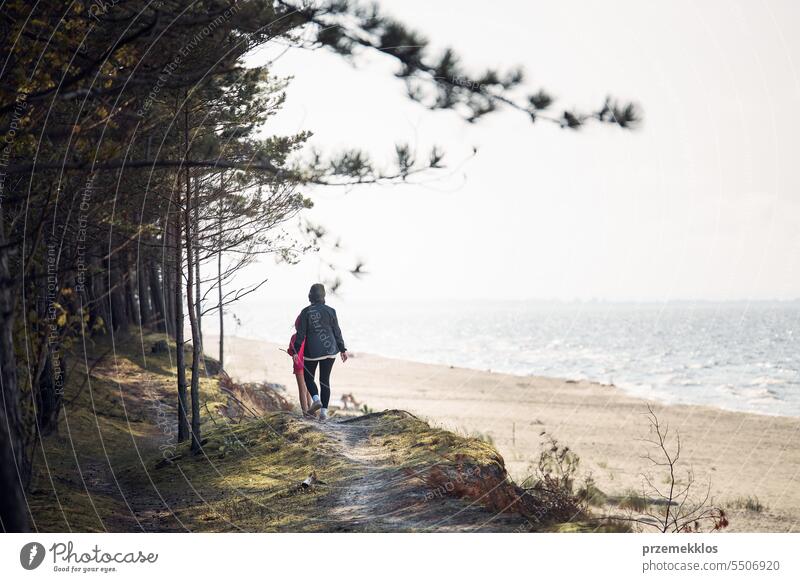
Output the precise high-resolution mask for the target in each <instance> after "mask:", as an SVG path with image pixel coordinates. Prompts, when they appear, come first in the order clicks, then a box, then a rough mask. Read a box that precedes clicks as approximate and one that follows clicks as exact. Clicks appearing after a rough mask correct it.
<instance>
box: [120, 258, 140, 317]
mask: <svg viewBox="0 0 800 582" xmlns="http://www.w3.org/2000/svg"><path fill="white" fill-rule="evenodd" d="M121 259H122V273H123V277H124V280H125V308H126V309H127V311H128V320H129V321H131V322H133V325H135V326H137V327H138V326H139V325H141V319H140V317H139V306H138V303H137V299H136V281H135V280H134V277H135V270H134V269H131V261H130V251H129V250H128V249H125V250H123V251H122V256H121Z"/></svg>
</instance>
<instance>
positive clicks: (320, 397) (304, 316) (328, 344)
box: [293, 283, 347, 422]
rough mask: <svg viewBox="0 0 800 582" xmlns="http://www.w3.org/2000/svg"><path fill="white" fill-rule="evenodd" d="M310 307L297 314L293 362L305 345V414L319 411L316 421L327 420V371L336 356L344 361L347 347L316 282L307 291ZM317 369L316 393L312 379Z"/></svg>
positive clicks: (330, 368)
mask: <svg viewBox="0 0 800 582" xmlns="http://www.w3.org/2000/svg"><path fill="white" fill-rule="evenodd" d="M308 300H309V301H310V302H311V305H309V306H308V307H306V308H305V309H303V311H301V312H300V317H299V320H300V321H299V325H298V326H297V335H295V338H294V356H293V357H294V360H295V364H297V363H298V355H297V354H299V352H300V347H301V346H303V342H305V349H304V352H303V368H304V369H303V372H304V374H303V375H304V377H305V381H306V388H308V391H309V393H310V394H311V406H310V407H309V409H308V412H309V413H312V414H313V413H314V412H316V411H317V410H319V420H320V422H325V421H326V420H327V419H328V403H329V402H330V399H331V370H332V369H333V363H334V362H335V361H336V354H341V357H342V362H346V361H347V348H345V346H344V339H342V330H341V329H339V321H338V320H337V319H336V311H335V310H334V309H333V308H331V307H328V306H327V305H325V287H324V286H322V285H321V284H320V283H315V284H314V285H312V286H311V290H310V291H309V292H308ZM317 367H319V387H320V389H319V392H318V391H317V385H316V384H315V383H314V376H315V375H316V372H317Z"/></svg>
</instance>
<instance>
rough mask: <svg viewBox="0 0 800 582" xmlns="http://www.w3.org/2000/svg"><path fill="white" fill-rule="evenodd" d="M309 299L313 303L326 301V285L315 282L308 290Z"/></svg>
mask: <svg viewBox="0 0 800 582" xmlns="http://www.w3.org/2000/svg"><path fill="white" fill-rule="evenodd" d="M308 300H309V301H311V303H325V286H324V285H323V284H322V283H314V284H313V285H312V286H311V289H310V290H309V292H308Z"/></svg>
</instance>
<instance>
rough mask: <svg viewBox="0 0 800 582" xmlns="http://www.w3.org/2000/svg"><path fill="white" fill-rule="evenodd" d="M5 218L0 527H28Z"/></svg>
mask: <svg viewBox="0 0 800 582" xmlns="http://www.w3.org/2000/svg"><path fill="white" fill-rule="evenodd" d="M5 244H6V240H5V220H4V217H3V213H2V209H1V207H0V490H2V491H3V494H2V495H0V528H2V530H3V531H5V532H23V531H27V530H28V512H27V504H26V501H25V492H24V487H23V478H22V475H24V474H25V473H26V472H27V469H26V467H27V464H28V462H27V459H26V458H25V447H24V446H23V442H24V440H23V434H24V433H23V429H22V414H21V412H20V393H19V385H18V384H17V360H16V354H15V353H14V340H13V338H12V335H11V334H12V331H13V328H14V290H13V284H14V280H13V279H12V277H11V273H10V271H9V268H8V253H9V249H8V248H7V247H6V246H5Z"/></svg>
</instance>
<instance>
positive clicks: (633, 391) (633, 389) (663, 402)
mask: <svg viewBox="0 0 800 582" xmlns="http://www.w3.org/2000/svg"><path fill="white" fill-rule="evenodd" d="M207 337H209V338H213V339H214V343H216V341H217V339H218V337H219V336H217V335H213V334H212V335H208V336H207ZM228 339H229V338H228V336H226V341H227V340H228ZM230 339H237V340H241V341H248V342H260V343H263V344H271V345H275V346H278V347H279V348H281V349H285V346H283V344H281V343H280V342H277V341H274V340H268V339H260V338H255V337H244V336H230ZM358 354H359V355H361V356H369V357H373V358H381V359H384V360H392V361H396V362H403V363H408V364H419V365H424V366H440V367H444V368H453V369H456V368H457V369H461V370H470V371H473V372H481V373H486V374H503V375H506V376H514V377H516V378H522V379H527V378H534V379H546V380H556V381H561V382H566V383H585V384H596V385H598V386H604V387H611V388H615V389H617V390H619V391H620V392H622V394H624V395H626V396H630V397H631V398H636V399H639V400H642V401H645V402H650V403H652V404H657V405H659V406H670V407H672V406H699V407H703V408H708V409H710V410H714V411H717V410H718V411H723V412H731V413H741V414H754V415H757V416H767V417H777V418H791V419H796V420H800V414H796V415H792V414H781V413H780V412H769V411H764V410H742V409H739V408H734V407H730V406H724V405H714V404H708V403H701V402H678V401H674V400H670V399H667V398H659V397H658V396H655V397H653V398H648V397H646V396H645V395H642V394H640V393H638V387H640V386H641V385H639V384H635V383H633V382H625V381H623V382H619V383H617V382H610V383H609V382H606V381H604V380H601V379H591V378H570V377H566V376H543V375H539V374H521V373H518V372H513V371H504V370H495V369H491V368H478V367H473V366H469V365H462V364H450V363H442V362H433V361H425V360H417V359H408V358H404V357H401V356H391V355H385V354H381V353H378V352H358ZM209 355H211V356H212V357H216V356H215V355H214V354H209Z"/></svg>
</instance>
